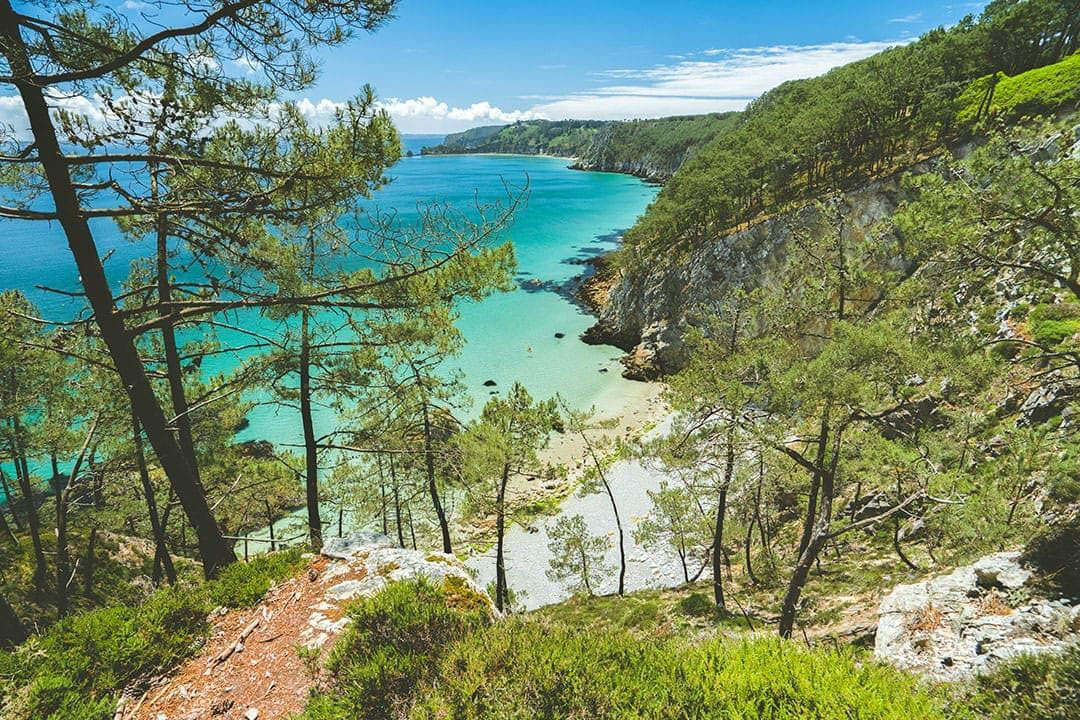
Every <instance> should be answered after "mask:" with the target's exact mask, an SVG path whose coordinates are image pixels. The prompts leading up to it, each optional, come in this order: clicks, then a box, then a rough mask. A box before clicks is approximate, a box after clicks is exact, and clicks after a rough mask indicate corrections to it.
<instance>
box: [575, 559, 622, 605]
mask: <svg viewBox="0 0 1080 720" xmlns="http://www.w3.org/2000/svg"><path fill="white" fill-rule="evenodd" d="M580 554H581V581H582V582H583V583H584V584H585V592H587V593H589V596H590V597H591V596H592V594H593V591H592V584H591V583H590V582H589V559H588V558H587V557H585V549H584V548H581V550H580ZM619 594H620V595H622V591H621V590H620V592H619Z"/></svg>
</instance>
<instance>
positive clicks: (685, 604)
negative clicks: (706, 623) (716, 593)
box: [679, 592, 716, 617]
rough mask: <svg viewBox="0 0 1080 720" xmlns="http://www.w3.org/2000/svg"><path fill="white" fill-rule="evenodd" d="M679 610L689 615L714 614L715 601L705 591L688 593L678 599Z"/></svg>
mask: <svg viewBox="0 0 1080 720" xmlns="http://www.w3.org/2000/svg"><path fill="white" fill-rule="evenodd" d="M679 610H681V611H682V612H683V613H684V614H686V615H689V616H691V617H708V616H709V615H715V614H716V603H715V602H713V600H712V598H710V597H709V596H708V595H706V594H705V593H701V592H694V593H690V594H689V595H687V596H686V597H684V598H683V599H682V600H680V601H679Z"/></svg>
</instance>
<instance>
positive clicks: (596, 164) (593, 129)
mask: <svg viewBox="0 0 1080 720" xmlns="http://www.w3.org/2000/svg"><path fill="white" fill-rule="evenodd" d="M738 116H739V114H738V113H713V114H709V115H687V116H678V117H668V118H659V119H653V120H628V121H597V120H563V121H557V122H552V121H549V120H531V121H528V122H518V123H514V124H513V125H502V126H498V125H496V126H487V127H479V128H473V129H471V130H466V131H464V132H460V133H454V134H451V135H447V136H446V139H445V140H444V141H443V143H442V144H441V145H438V146H436V147H430V148H424V150H423V153H424V154H425V155H454V154H460V153H520V154H526V155H555V156H558V157H574V158H577V159H578V161H577V162H576V163H575V164H574V166H573V167H575V168H578V169H582V170H601V171H607V172H621V173H626V174H629V175H636V176H638V177H642V178H645V179H648V180H653V181H658V182H662V181H664V180H667V179H668V178H670V177H671V176H672V175H674V174H675V171H676V170H678V169H679V168H680V167H681V166H682V164H683V163H684V162H685V161H686V160H687V159H688V158H689V157H691V156H693V154H694V152H696V151H697V150H698V149H699V148H701V147H702V146H704V145H705V144H706V143H708V142H709V141H711V140H712V139H714V138H715V137H717V136H719V135H720V134H722V133H724V132H727V131H728V130H730V129H731V128H732V127H734V126H735V124H736V123H737V118H738Z"/></svg>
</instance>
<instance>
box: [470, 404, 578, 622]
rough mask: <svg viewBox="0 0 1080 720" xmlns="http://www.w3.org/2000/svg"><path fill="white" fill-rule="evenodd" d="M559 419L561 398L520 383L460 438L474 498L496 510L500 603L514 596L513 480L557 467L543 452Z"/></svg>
mask: <svg viewBox="0 0 1080 720" xmlns="http://www.w3.org/2000/svg"><path fill="white" fill-rule="evenodd" d="M558 421H559V415H558V407H557V405H556V402H555V400H553V399H552V400H545V401H541V402H537V401H534V400H533V399H532V396H530V395H529V393H528V391H527V390H525V388H524V387H523V386H522V385H521V384H519V383H514V384H513V386H511V388H510V389H509V390H508V391H507V394H506V397H505V398H502V397H498V396H496V397H492V398H491V399H490V400H488V402H487V404H486V405H485V406H484V410H483V413H482V414H481V416H480V418H479V420H477V421H475V422H474V423H472V424H470V425H469V427H468V428H467V429H466V430H465V432H464V433H462V434H461V436H460V437H459V438H458V442H459V446H460V448H461V453H462V461H461V462H462V475H463V477H464V478H465V480H466V483H467V487H468V493H469V500H470V502H471V504H472V505H473V507H474V508H475V509H477V510H479V511H481V512H485V513H494V515H495V607H497V608H498V609H499V611H500V612H501V611H502V610H503V608H504V607H506V605H507V602H508V592H507V590H508V587H507V583H506V557H505V548H504V538H505V534H506V519H507V514H508V512H509V509H510V501H511V500H512V496H513V495H514V494H515V493H514V488H512V487H511V482H523V481H530V480H536V479H537V478H539V477H542V476H544V475H550V474H552V473H553V472H555V469H554V468H551V467H550V466H548V465H546V464H545V463H543V462H542V461H541V460H540V457H539V452H540V450H541V449H543V448H544V447H545V446H547V443H548V436H549V435H550V433H551V431H552V429H553V428H555V427H556V425H557V424H558Z"/></svg>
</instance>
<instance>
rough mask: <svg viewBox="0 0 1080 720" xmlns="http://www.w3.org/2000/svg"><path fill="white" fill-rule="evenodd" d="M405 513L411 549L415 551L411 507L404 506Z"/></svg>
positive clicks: (414, 531)
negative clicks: (407, 520) (407, 517)
mask: <svg viewBox="0 0 1080 720" xmlns="http://www.w3.org/2000/svg"><path fill="white" fill-rule="evenodd" d="M405 512H406V513H407V514H408V516H409V538H410V539H411V540H412V549H413V550H415V549H416V526H414V525H413V517H412V506H411V505H406V506H405Z"/></svg>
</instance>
